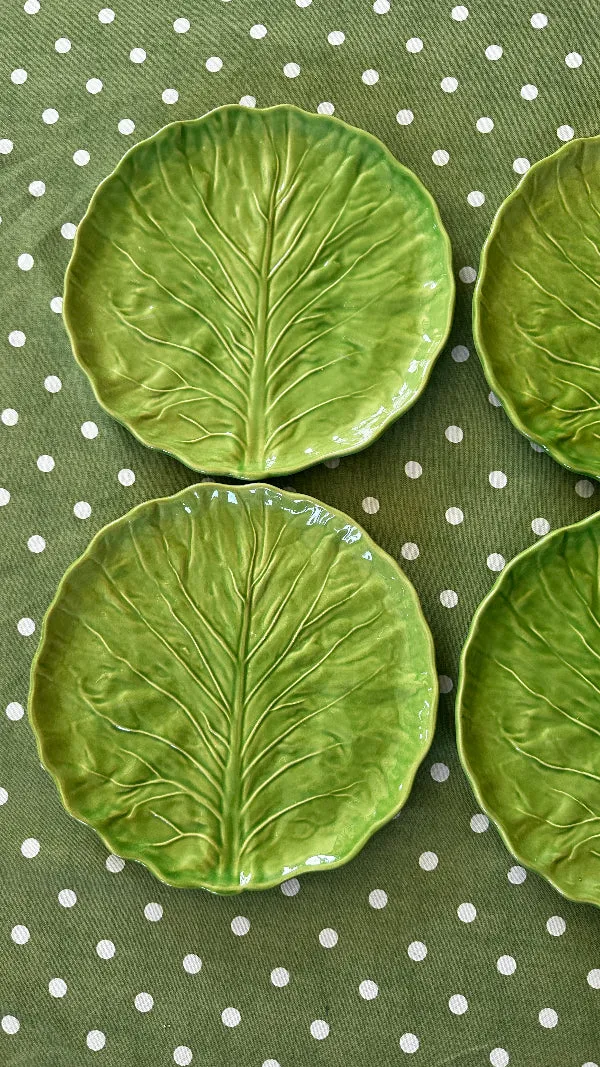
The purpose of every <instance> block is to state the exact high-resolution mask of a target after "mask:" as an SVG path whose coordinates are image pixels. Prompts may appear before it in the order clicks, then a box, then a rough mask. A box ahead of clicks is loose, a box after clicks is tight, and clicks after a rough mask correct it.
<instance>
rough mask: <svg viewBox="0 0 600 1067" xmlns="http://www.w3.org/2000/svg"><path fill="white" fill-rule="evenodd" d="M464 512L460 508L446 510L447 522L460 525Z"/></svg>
mask: <svg viewBox="0 0 600 1067" xmlns="http://www.w3.org/2000/svg"><path fill="white" fill-rule="evenodd" d="M464 517H465V516H464V514H463V512H462V511H461V510H460V508H455V507H452V508H448V509H447V511H446V522H449V523H450V525H451V526H458V525H459V524H460V523H461V522H462V521H463V519H464Z"/></svg>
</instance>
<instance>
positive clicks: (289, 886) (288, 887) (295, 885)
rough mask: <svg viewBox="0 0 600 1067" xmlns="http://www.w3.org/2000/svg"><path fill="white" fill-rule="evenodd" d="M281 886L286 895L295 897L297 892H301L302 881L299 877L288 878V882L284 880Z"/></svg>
mask: <svg viewBox="0 0 600 1067" xmlns="http://www.w3.org/2000/svg"><path fill="white" fill-rule="evenodd" d="M279 888H280V889H281V892H282V893H283V895H284V897H295V896H296V893H299V892H300V882H299V881H298V879H297V878H288V880H287V882H282V883H281V885H280V886H279Z"/></svg>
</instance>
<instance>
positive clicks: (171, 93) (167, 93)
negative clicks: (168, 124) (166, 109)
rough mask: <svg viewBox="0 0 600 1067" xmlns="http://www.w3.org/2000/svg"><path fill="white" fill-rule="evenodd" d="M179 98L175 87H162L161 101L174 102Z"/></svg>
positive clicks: (164, 102)
mask: <svg viewBox="0 0 600 1067" xmlns="http://www.w3.org/2000/svg"><path fill="white" fill-rule="evenodd" d="M178 100H179V93H178V92H177V89H163V93H162V102H163V104H176V103H177V101H178Z"/></svg>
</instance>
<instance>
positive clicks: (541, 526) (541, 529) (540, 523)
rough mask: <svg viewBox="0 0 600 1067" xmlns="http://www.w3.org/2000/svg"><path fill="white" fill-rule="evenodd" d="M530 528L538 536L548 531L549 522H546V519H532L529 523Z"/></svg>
mask: <svg viewBox="0 0 600 1067" xmlns="http://www.w3.org/2000/svg"><path fill="white" fill-rule="evenodd" d="M531 529H532V530H533V532H534V534H537V536H538V537H543V536H544V534H547V533H548V531H549V529H550V523H549V522H548V519H544V518H538V519H534V520H533V522H532V523H531Z"/></svg>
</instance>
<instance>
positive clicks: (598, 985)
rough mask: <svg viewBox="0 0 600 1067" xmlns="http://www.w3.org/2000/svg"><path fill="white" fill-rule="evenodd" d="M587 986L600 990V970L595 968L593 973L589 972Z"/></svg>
mask: <svg viewBox="0 0 600 1067" xmlns="http://www.w3.org/2000/svg"><path fill="white" fill-rule="evenodd" d="M587 984H588V985H589V986H590V987H591V988H592V989H600V968H598V967H594V968H593V969H592V970H591V971H588V975H587Z"/></svg>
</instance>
